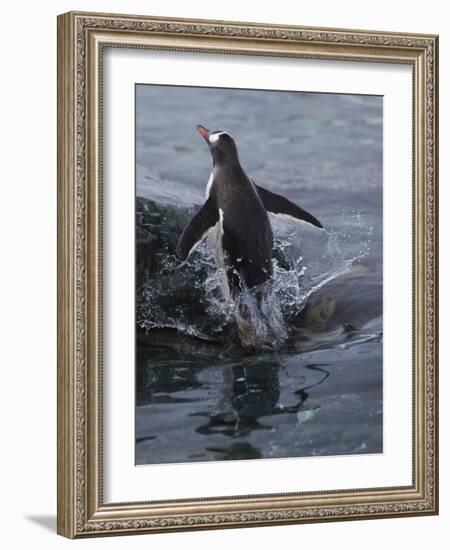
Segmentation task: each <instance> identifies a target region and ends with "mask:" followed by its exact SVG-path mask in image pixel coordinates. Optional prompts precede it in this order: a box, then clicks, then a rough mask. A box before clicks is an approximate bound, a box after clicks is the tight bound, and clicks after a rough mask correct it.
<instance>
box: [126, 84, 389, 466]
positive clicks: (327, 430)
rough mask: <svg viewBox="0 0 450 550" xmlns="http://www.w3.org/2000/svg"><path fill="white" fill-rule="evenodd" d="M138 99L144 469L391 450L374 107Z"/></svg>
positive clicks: (277, 97)
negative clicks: (386, 433)
mask: <svg viewBox="0 0 450 550" xmlns="http://www.w3.org/2000/svg"><path fill="white" fill-rule="evenodd" d="M135 100H136V104H135V105H136V111H135V112H136V120H135V125H136V126H135V132H136V134H135V135H136V157H135V159H136V426H135V430H136V432H135V435H136V448H135V461H136V464H138V465H144V464H158V463H186V462H197V461H223V460H242V459H271V458H288V457H313V456H325V455H327V456H333V455H355V454H369V453H381V452H383V339H382V335H383V300H382V296H383V254H382V252H383V249H382V241H383V203H382V195H383V194H382V186H383V98H382V97H381V96H374V95H348V94H332V93H312V92H301V91H275V90H248V89H225V88H204V87H190V86H164V85H149V84H137V85H136V88H135Z"/></svg>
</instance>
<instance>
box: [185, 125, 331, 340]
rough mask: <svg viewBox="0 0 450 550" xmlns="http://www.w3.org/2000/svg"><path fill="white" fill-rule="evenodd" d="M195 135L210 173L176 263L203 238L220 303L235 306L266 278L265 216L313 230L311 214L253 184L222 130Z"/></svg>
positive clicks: (244, 333) (268, 239) (244, 331)
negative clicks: (218, 277) (217, 277)
mask: <svg viewBox="0 0 450 550" xmlns="http://www.w3.org/2000/svg"><path fill="white" fill-rule="evenodd" d="M197 130H198V132H199V133H200V135H201V136H202V137H203V138H204V139H205V141H206V143H207V144H208V147H209V151H210V153H211V156H212V164H213V166H212V171H211V175H210V177H209V180H208V183H207V186H206V197H205V203H204V204H203V206H202V207H201V208H200V210H199V211H198V212H197V213H196V214H195V215H194V216H193V218H192V219H191V220H190V222H189V223H188V225H187V226H186V228H185V229H184V231H183V232H182V234H181V236H180V238H179V241H178V244H177V247H176V254H177V256H178V258H179V259H180V260H182V261H185V260H186V259H187V258H188V257H189V255H190V254H191V253H192V251H193V250H194V249H195V248H196V246H197V245H198V244H200V242H202V241H203V239H204V238H206V237H208V244H209V246H210V247H211V249H212V253H213V256H214V260H215V263H216V266H217V268H218V269H219V270H221V272H222V275H223V277H222V279H223V283H222V292H223V295H224V297H225V299H227V300H229V299H231V300H234V301H235V302H237V301H238V299H239V296H240V295H241V293H242V292H243V291H244V290H245V289H253V288H255V287H259V286H260V285H263V284H264V283H266V282H267V281H268V280H270V278H271V277H272V249H273V232H272V227H271V224H270V219H269V214H268V213H269V212H271V213H273V214H281V215H286V216H290V217H292V218H295V219H297V220H302V221H305V222H307V223H310V224H312V225H314V226H316V227H318V228H322V227H323V226H322V224H321V223H320V222H319V220H318V219H317V218H315V217H314V216H313V215H312V214H310V213H309V212H307V211H306V210H304V209H303V208H301V207H300V206H298V205H296V204H294V203H293V202H291V201H289V200H288V199H286V198H285V197H283V196H281V195H277V194H276V193H272V192H271V191H268V190H267V189H264V188H262V187H260V186H258V185H256V184H255V182H254V181H253V180H252V179H251V178H250V177H249V176H248V175H247V174H246V173H245V171H244V169H243V168H242V166H241V163H240V161H239V156H238V151H237V147H236V143H235V141H234V139H233V138H232V136H231V135H230V134H229V133H228V132H226V131H222V130H216V131H210V130H208V129H207V128H205V127H204V126H201V125H198V126H197ZM236 320H237V324H238V328H239V333H240V338H241V343H242V345H243V347H248V348H252V347H255V346H256V335H255V334H254V332H253V331H252V327H251V326H250V320H249V316H248V315H247V314H246V312H245V310H244V309H243V308H242V304H241V307H239V308H237V311H236Z"/></svg>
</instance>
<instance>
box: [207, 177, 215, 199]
mask: <svg viewBox="0 0 450 550" xmlns="http://www.w3.org/2000/svg"><path fill="white" fill-rule="evenodd" d="M213 179H214V172H213V171H211V174H209V180H208V183H207V184H206V190H205V198H206V200H208V199H209V194H210V193H211V187H212V184H213Z"/></svg>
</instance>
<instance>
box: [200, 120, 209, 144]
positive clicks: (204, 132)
mask: <svg viewBox="0 0 450 550" xmlns="http://www.w3.org/2000/svg"><path fill="white" fill-rule="evenodd" d="M197 130H198V131H199V133H200V135H202V136H203V137H204V138H205V139H206V141H207V142H208V143H209V130H208V129H207V128H205V127H204V126H200V124H199V125H198V126H197Z"/></svg>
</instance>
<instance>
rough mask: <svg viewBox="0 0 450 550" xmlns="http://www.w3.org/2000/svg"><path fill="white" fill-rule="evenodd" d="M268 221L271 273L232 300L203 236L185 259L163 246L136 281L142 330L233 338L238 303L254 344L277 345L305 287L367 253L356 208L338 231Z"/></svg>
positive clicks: (313, 287)
mask: <svg viewBox="0 0 450 550" xmlns="http://www.w3.org/2000/svg"><path fill="white" fill-rule="evenodd" d="M271 221H272V226H273V230H274V235H275V243H274V253H273V259H272V264H273V277H272V278H271V280H269V281H267V282H266V283H264V284H263V285H261V286H259V287H257V288H252V289H248V288H247V289H245V288H244V289H243V292H242V294H241V295H240V297H239V298H238V299H237V300H236V301H235V302H233V301H230V300H226V299H225V298H224V296H223V294H222V291H221V282H222V273H221V272H220V270H218V269H217V268H216V265H215V263H214V259H213V256H212V254H211V251H210V249H209V247H208V245H207V243H206V242H203V243H202V244H201V245H199V246H198V247H197V249H196V250H195V251H194V252H193V253H192V254H191V256H190V257H189V259H188V260H187V261H186V262H185V263H184V264H180V262H179V261H178V260H177V259H176V258H175V256H174V254H173V253H170V251H169V250H167V251H166V254H165V255H164V257H163V258H162V261H161V262H160V266H159V268H158V270H157V272H156V273H155V274H153V276H151V277H148V278H147V279H146V280H145V281H144V282H143V284H142V285H141V286H140V287H139V288H138V292H137V324H138V326H139V327H141V328H142V329H145V330H147V331H149V330H151V329H155V328H171V329H176V330H177V331H179V332H181V333H183V334H186V335H189V336H193V337H197V338H201V339H203V340H213V341H221V342H224V343H226V342H237V341H238V340H239V334H238V332H239V330H238V323H236V317H237V318H239V312H240V311H243V310H244V311H245V312H246V320H248V321H249V324H250V326H251V331H252V335H251V339H252V342H253V347H255V348H258V349H278V348H279V347H280V346H281V345H282V344H283V343H284V342H285V341H286V340H287V339H288V338H289V334H290V328H291V324H292V322H293V321H294V320H295V319H296V318H298V316H299V314H300V313H301V312H302V311H303V309H304V308H305V305H306V303H307V301H308V298H309V297H310V296H311V294H313V293H314V292H316V291H317V290H318V289H320V288H321V287H322V286H324V285H325V284H327V283H329V282H330V281H332V280H334V279H336V278H338V277H340V276H342V275H344V274H346V273H348V272H349V271H350V270H351V269H352V266H353V265H354V263H355V262H356V261H357V260H359V259H361V258H362V257H364V256H365V255H366V254H367V253H368V250H369V248H368V247H369V245H368V240H367V239H363V238H361V232H364V231H367V230H366V229H365V228H364V225H363V222H362V220H361V219H358V216H357V215H356V216H354V219H353V222H354V223H353V224H347V225H348V226H349V227H350V229H346V230H343V231H340V232H327V231H324V230H317V229H315V228H313V227H309V226H306V225H305V224H303V223H298V222H295V221H289V222H287V221H285V220H282V219H279V217H278V216H271ZM356 234H358V235H357V238H356ZM349 239H350V240H354V242H355V243H358V245H357V248H355V247H353V248H351V249H350V250H351V255H347V256H345V255H344V254H343V252H342V250H341V242H343V241H346V240H347V241H348V240H349ZM355 246H356V245H355ZM348 248H349V247H348V246H347V247H346V249H348ZM241 336H242V327H241Z"/></svg>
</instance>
